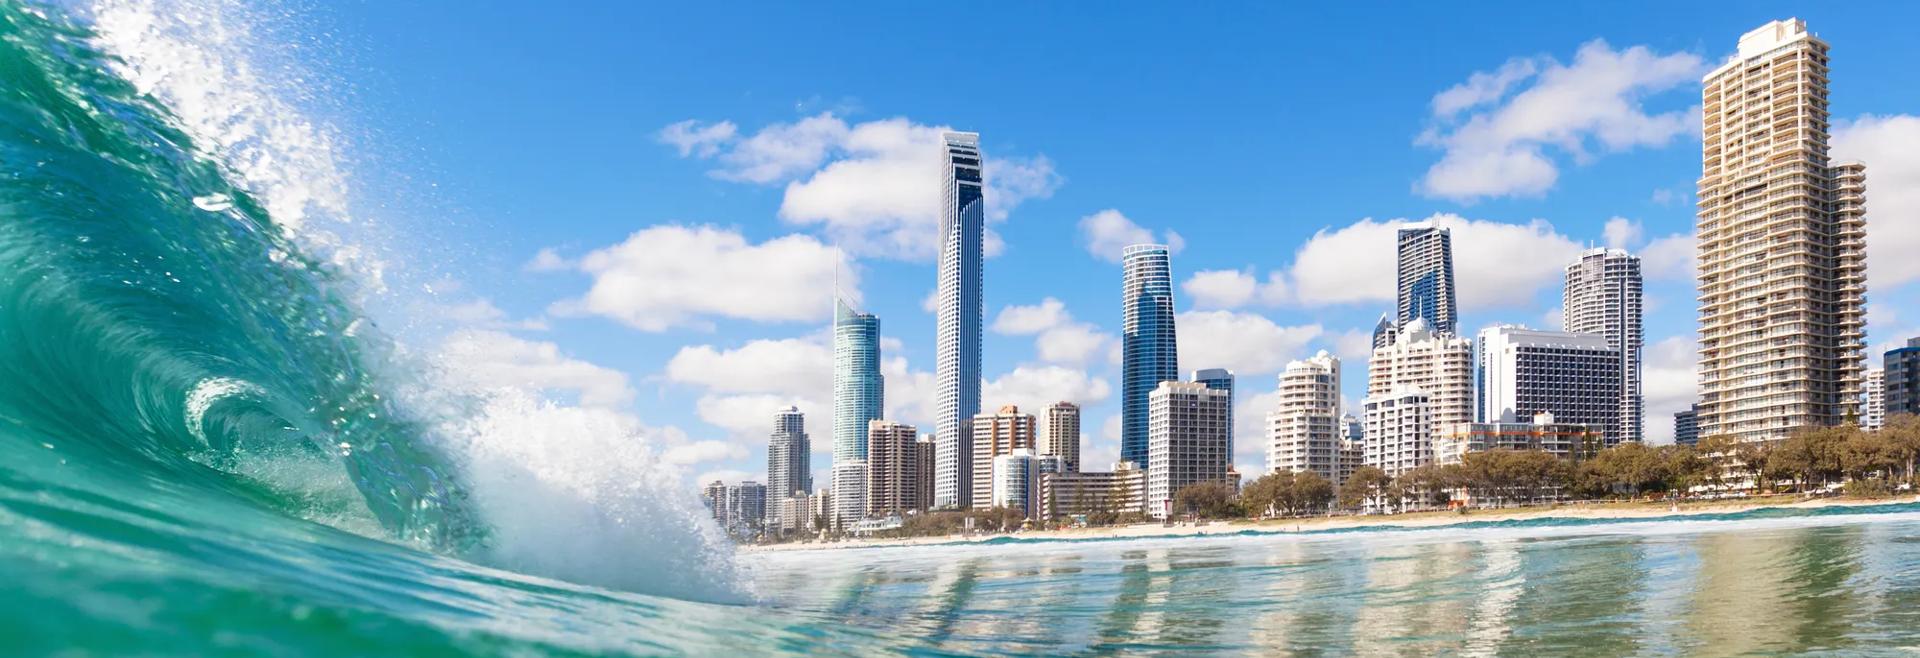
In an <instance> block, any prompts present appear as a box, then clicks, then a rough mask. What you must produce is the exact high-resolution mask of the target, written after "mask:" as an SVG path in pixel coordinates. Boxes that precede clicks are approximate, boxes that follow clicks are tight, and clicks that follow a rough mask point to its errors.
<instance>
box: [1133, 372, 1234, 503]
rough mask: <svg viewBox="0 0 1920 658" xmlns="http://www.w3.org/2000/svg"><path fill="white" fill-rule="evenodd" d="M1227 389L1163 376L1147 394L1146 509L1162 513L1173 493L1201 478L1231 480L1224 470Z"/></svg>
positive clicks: (1227, 466) (1229, 462)
mask: <svg viewBox="0 0 1920 658" xmlns="http://www.w3.org/2000/svg"><path fill="white" fill-rule="evenodd" d="M1227 399H1228V394H1227V392H1226V391H1218V390H1214V389H1211V388H1207V386H1206V385H1205V384H1198V383H1194V382H1182V381H1163V382H1160V385H1159V386H1158V387H1156V388H1154V389H1153V393H1152V395H1151V397H1150V398H1149V399H1148V409H1149V411H1148V420H1147V437H1148V438H1147V444H1148V448H1147V450H1148V454H1149V455H1150V457H1149V458H1148V459H1147V463H1148V466H1147V513H1148V514H1151V515H1153V516H1154V518H1166V517H1167V514H1168V513H1169V512H1170V511H1172V503H1173V497H1174V495H1175V494H1178V493H1180V490H1181V489H1183V488H1186V487H1187V486H1188V485H1193V484H1199V483H1201V482H1225V483H1228V484H1234V480H1232V479H1230V478H1229V476H1228V472H1229V471H1230V470H1231V469H1232V467H1233V455H1232V454H1230V453H1228V452H1227V423H1228V422H1229V421H1230V420H1231V419H1232V418H1233V406H1232V405H1230V404H1228V402H1227Z"/></svg>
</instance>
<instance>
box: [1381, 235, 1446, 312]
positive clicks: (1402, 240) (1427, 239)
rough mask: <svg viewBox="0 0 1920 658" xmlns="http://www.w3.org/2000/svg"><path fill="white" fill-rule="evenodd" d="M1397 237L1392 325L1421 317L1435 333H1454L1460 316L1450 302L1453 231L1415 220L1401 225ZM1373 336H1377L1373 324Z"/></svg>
mask: <svg viewBox="0 0 1920 658" xmlns="http://www.w3.org/2000/svg"><path fill="white" fill-rule="evenodd" d="M1398 237H1399V256H1400V258H1399V261H1400V264H1399V273H1400V285H1399V294H1398V299H1397V301H1398V303H1399V315H1398V316H1397V321H1396V322H1395V323H1394V324H1395V325H1398V326H1400V327H1405V326H1407V323H1410V322H1412V321H1414V320H1415V319H1421V320H1426V321H1427V326H1428V327H1430V328H1432V329H1433V331H1434V332H1435V333H1438V334H1442V335H1453V334H1455V333H1457V332H1458V331H1459V329H1460V327H1459V322H1460V316H1459V310H1458V309H1459V306H1458V305H1457V304H1456V303H1455V302H1454V287H1453V233H1452V232H1451V231H1448V230H1447V229H1444V228H1440V227H1438V226H1434V225H1433V224H1431V223H1428V222H1415V223H1412V224H1407V225H1405V226H1402V227H1401V228H1400V230H1399V232H1398ZM1375 335H1376V337H1377V336H1378V335H1379V329H1378V328H1377V327H1376V328H1375Z"/></svg>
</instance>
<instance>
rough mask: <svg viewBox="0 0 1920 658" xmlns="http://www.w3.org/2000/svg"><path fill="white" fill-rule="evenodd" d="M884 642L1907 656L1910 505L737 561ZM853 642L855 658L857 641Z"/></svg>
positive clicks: (771, 585)
mask: <svg viewBox="0 0 1920 658" xmlns="http://www.w3.org/2000/svg"><path fill="white" fill-rule="evenodd" d="M748 561H749V563H750V565H751V567H752V568H753V570H754V571H755V573H756V574H757V575H758V578H757V582H758V584H759V585H760V587H761V588H762V591H763V593H764V594H765V595H767V596H768V597H769V598H770V599H771V600H773V601H775V602H776V605H779V606H782V607H787V608H792V609H798V610H806V611H809V612H816V613H823V614H827V615H830V616H834V617H837V618H840V619H843V620H844V623H845V624H847V625H848V626H852V627H856V628H865V629H870V630H872V631H873V632H875V633H876V634H880V635H882V636H884V637H886V638H887V640H885V641H884V642H883V643H882V644H883V646H888V647H891V648H896V649H908V650H927V651H951V652H959V653H1041V654H1110V653H1116V654H1130V653H1162V652H1178V653H1187V652H1193V651H1198V652H1214V653H1234V654H1263V655H1347V654H1353V655H1384V654H1394V655H1436V654H1458V655H1516V656H1526V655H1594V656H1618V655H1739V654H1756V653H1757V654H1778V653H1803V654H1822V655H1833V654H1850V653H1858V654H1885V653H1898V652H1900V651H1901V650H1920V607H1916V605H1915V604H1920V506H1914V505H1893V506H1881V507H1876V508H1868V509H1863V510H1842V509H1833V510H1820V511H1815V512H1785V511H1778V510H1769V511H1761V512H1752V513H1745V514H1733V515H1719V516H1717V517H1715V518H1713V519H1707V520H1702V519H1685V518H1676V519H1673V520H1661V521H1644V522H1592V521H1580V522H1550V521H1534V522H1528V523H1525V524H1474V525H1472V526H1468V527H1452V528H1443V529H1434V530H1407V531H1392V530H1388V531H1380V530H1373V531H1357V532H1331V533H1320V534H1307V535H1241V536H1228V537H1217V538H1215V537H1205V538H1203V537H1184V538H1165V539H1150V540H1109V541H1066V542H1035V543H1014V544H1003V545H994V546H958V545H949V546H939V547H924V548H878V549H842V550H823V551H800V552H780V553H767V554H760V555H754V556H751V557H750V558H749V560H748ZM854 652H856V653H858V652H859V651H858V650H855V651H854Z"/></svg>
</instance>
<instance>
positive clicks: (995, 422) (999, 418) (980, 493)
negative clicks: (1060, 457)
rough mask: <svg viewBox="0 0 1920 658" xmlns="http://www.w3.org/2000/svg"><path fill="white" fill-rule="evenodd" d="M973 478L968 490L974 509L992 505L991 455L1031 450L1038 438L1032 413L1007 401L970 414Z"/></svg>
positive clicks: (992, 477) (992, 462)
mask: <svg viewBox="0 0 1920 658" xmlns="http://www.w3.org/2000/svg"><path fill="white" fill-rule="evenodd" d="M972 426H973V441H972V444H973V465H972V469H971V471H972V473H973V481H972V484H971V489H970V491H969V496H970V498H969V499H970V500H972V501H973V507H974V509H987V508H990V507H993V481H994V475H993V465H994V461H993V459H994V458H995V457H999V456H1000V455H1006V454H1012V453H1013V451H1015V450H1032V449H1033V447H1034V444H1035V443H1036V442H1037V439H1038V428H1037V427H1035V422H1034V418H1033V414H1023V413H1020V407H1017V406H1014V405H1007V406H1004V407H1001V408H1000V411H999V412H998V413H991V414H980V415H977V416H974V417H973V421H972Z"/></svg>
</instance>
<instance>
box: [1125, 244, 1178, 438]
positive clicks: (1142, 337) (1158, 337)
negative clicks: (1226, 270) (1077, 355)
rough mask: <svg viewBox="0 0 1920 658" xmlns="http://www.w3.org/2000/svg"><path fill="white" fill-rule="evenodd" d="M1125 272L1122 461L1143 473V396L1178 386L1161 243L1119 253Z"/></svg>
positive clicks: (1167, 265)
mask: <svg viewBox="0 0 1920 658" xmlns="http://www.w3.org/2000/svg"><path fill="white" fill-rule="evenodd" d="M1121 256H1122V260H1121V266H1122V268H1123V269H1124V271H1125V273H1124V275H1123V276H1124V278H1123V286H1124V291H1123V292H1122V295H1123V297H1122V302H1121V304H1122V319H1121V340H1122V343H1123V345H1122V348H1121V349H1122V351H1123V358H1122V364H1121V367H1122V369H1123V371H1124V372H1123V373H1122V375H1121V380H1122V381H1121V390H1120V459H1121V460H1122V461H1130V462H1133V463H1134V465H1136V466H1138V467H1139V468H1141V469H1142V470H1144V469H1146V468H1147V396H1148V395H1149V394H1152V393H1153V389H1154V387H1157V386H1159V385H1160V382H1164V381H1179V379H1180V362H1179V357H1178V354H1177V351H1178V349H1177V347H1176V346H1175V342H1174V333H1173V264H1172V261H1171V257H1170V252H1169V251H1168V249H1167V246H1166V245H1162V244H1137V245H1133V246H1131V247H1127V248H1126V250H1125V251H1124V252H1122V253H1121Z"/></svg>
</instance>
